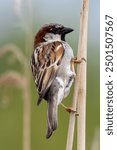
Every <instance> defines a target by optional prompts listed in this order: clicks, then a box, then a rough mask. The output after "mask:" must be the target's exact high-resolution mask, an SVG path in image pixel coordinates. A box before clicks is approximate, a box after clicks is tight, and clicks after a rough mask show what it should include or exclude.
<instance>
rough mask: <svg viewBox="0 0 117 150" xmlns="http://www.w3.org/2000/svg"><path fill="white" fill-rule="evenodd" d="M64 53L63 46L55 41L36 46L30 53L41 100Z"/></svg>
mask: <svg viewBox="0 0 117 150" xmlns="http://www.w3.org/2000/svg"><path fill="white" fill-rule="evenodd" d="M63 55H64V47H63V45H62V43H61V42H59V41H56V42H52V43H48V44H43V45H40V46H38V47H37V48H36V49H35V50H34V52H33V55H32V59H31V68H32V74H33V78H34V81H35V84H36V87H37V91H38V94H39V99H38V102H37V104H39V103H40V102H41V100H42V99H43V97H44V96H45V94H46V92H47V90H48V89H49V87H50V86H51V84H52V82H53V80H54V78H55V77H56V73H57V70H58V67H59V65H60V64H61V60H62V57H63Z"/></svg>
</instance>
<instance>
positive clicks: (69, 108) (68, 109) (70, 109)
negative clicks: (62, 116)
mask: <svg viewBox="0 0 117 150" xmlns="http://www.w3.org/2000/svg"><path fill="white" fill-rule="evenodd" d="M61 106H62V107H63V108H64V109H65V110H66V111H67V112H68V113H71V112H72V113H75V115H76V116H79V114H78V113H77V111H76V110H74V109H73V108H72V107H66V106H65V105H64V104H63V103H61Z"/></svg>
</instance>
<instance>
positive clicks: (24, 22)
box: [0, 0, 100, 150]
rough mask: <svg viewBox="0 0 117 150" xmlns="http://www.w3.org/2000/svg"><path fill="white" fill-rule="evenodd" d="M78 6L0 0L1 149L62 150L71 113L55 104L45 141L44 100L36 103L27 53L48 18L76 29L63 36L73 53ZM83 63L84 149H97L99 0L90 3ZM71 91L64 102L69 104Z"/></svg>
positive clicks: (53, 0)
mask: <svg viewBox="0 0 117 150" xmlns="http://www.w3.org/2000/svg"><path fill="white" fill-rule="evenodd" d="M80 8H81V0H72V1H71V0H58V1H57V0H50V1H48V0H32V1H31V0H25V1H23V0H1V1H0V150H54V149H56V150H65V146H66V137H67V129H68V122H69V114H68V113H66V112H65V111H64V110H63V108H61V106H60V107H59V125H58V128H57V130H56V132H55V133H54V134H53V135H52V137H51V138H50V139H49V140H46V138H45V132H46V107H47V106H46V102H45V101H43V102H42V104H41V105H40V106H39V107H37V106H36V101H37V93H36V90H35V86H34V83H33V80H32V76H31V69H30V57H31V53H32V43H33V39H34V35H35V34H36V32H37V31H38V29H39V28H40V27H41V26H42V25H43V24H45V23H52V22H56V23H61V24H63V25H65V26H68V27H71V28H73V29H74V30H75V31H74V32H72V33H71V34H69V35H68V36H67V38H66V40H67V41H68V42H69V44H70V45H71V47H72V48H73V49H74V54H76V51H77V45H78V37H79V14H80ZM14 51H15V52H14ZM87 62H88V63H87V65H88V68H87V113H86V114H87V122H86V134H87V137H86V148H87V150H99V124H100V123H99V120H100V110H99V106H100V104H99V0H90V4H89V25H88V60H87ZM72 91H73V90H71V93H70V95H69V96H68V98H66V99H65V100H64V104H65V105H67V106H70V104H71V100H72ZM25 118H26V119H25ZM23 119H25V121H23ZM25 134H29V135H26V137H24V136H25ZM27 137H28V138H27ZM27 142H29V143H30V144H27ZM24 145H28V146H29V147H27V148H23V147H24ZM75 149H76V134H75V140H74V145H73V150H75Z"/></svg>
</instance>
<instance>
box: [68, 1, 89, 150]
mask: <svg viewBox="0 0 117 150" xmlns="http://www.w3.org/2000/svg"><path fill="white" fill-rule="evenodd" d="M87 24H88V0H83V4H82V8H81V13H80V35H79V47H78V53H77V58H78V59H79V60H80V59H82V58H84V59H85V60H86V58H87ZM72 108H73V109H74V110H77V113H78V114H79V116H77V120H78V123H77V137H78V138H77V150H85V124H86V62H85V61H82V62H81V63H80V64H78V65H77V75H76V78H75V83H74V93H73V101H72ZM75 118H76V116H75V113H73V112H71V114H70V120H69V127H68V135H67V144H66V150H72V147H73V137H74V127H75Z"/></svg>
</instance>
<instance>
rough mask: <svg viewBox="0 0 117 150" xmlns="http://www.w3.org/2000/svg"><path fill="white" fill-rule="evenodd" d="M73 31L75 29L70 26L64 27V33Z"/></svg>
mask: <svg viewBox="0 0 117 150" xmlns="http://www.w3.org/2000/svg"><path fill="white" fill-rule="evenodd" d="M72 31H74V30H73V29H72V28H68V27H64V28H63V29H62V33H63V34H68V33H70V32H72Z"/></svg>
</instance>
